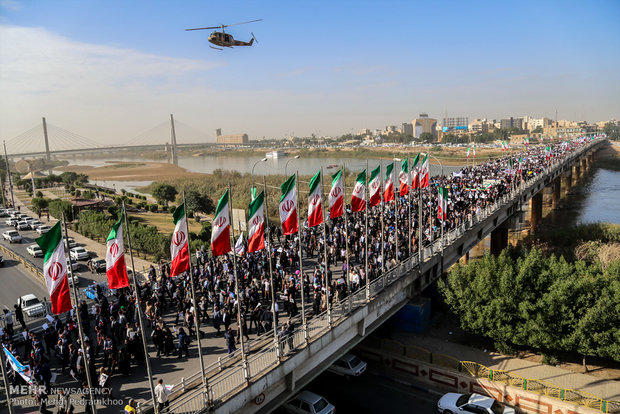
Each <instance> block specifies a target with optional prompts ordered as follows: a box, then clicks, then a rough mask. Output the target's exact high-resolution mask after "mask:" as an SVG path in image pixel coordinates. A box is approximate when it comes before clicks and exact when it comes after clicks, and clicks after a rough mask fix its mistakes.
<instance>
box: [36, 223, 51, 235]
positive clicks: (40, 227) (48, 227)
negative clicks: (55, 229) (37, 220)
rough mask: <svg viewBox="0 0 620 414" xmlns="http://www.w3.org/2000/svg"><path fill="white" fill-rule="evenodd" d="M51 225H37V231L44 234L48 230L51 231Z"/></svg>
mask: <svg viewBox="0 0 620 414" xmlns="http://www.w3.org/2000/svg"><path fill="white" fill-rule="evenodd" d="M50 228H51V227H50V226H48V225H46V224H44V225H42V226H39V227H37V233H39V234H40V235H44V234H45V233H47V232H48V231H50Z"/></svg>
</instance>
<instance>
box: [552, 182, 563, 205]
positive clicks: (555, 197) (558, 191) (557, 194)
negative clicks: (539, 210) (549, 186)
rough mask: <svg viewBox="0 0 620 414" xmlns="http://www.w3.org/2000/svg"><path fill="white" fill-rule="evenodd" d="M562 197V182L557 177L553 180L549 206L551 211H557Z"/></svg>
mask: <svg viewBox="0 0 620 414" xmlns="http://www.w3.org/2000/svg"><path fill="white" fill-rule="evenodd" d="M561 197H562V180H561V179H560V178H559V177H558V178H556V179H555V180H553V193H552V195H551V206H552V207H553V209H554V210H555V209H557V208H558V206H559V204H560V198H561Z"/></svg>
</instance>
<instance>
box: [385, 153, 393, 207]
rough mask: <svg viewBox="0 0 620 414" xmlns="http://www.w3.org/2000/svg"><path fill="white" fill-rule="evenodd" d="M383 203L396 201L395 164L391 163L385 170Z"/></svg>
mask: <svg viewBox="0 0 620 414" xmlns="http://www.w3.org/2000/svg"><path fill="white" fill-rule="evenodd" d="M383 186H384V189H383V201H385V202H386V203H387V202H388V201H393V200H394V163H389V164H388V165H387V168H386V169H385V182H384V184H383Z"/></svg>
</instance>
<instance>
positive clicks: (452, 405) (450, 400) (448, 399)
mask: <svg viewBox="0 0 620 414" xmlns="http://www.w3.org/2000/svg"><path fill="white" fill-rule="evenodd" d="M437 409H438V410H439V412H440V413H444V414H471V413H477V414H514V413H515V410H514V408H510V407H506V406H505V405H504V404H501V403H499V402H497V401H496V400H494V399H493V398H491V397H487V396H484V395H480V394H458V393H456V392H449V393H447V394H445V395H444V396H443V397H441V398H440V399H439V402H438V403H437Z"/></svg>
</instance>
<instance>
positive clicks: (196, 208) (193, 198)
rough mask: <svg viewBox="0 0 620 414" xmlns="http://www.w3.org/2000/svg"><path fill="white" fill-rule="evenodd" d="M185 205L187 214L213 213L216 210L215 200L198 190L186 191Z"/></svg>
mask: <svg viewBox="0 0 620 414" xmlns="http://www.w3.org/2000/svg"><path fill="white" fill-rule="evenodd" d="M185 206H186V209H187V214H189V213H190V212H191V213H194V212H196V213H204V214H211V213H213V212H214V211H215V205H214V204H213V200H211V199H210V198H209V197H207V196H206V195H204V194H200V193H199V192H198V191H196V190H190V191H188V192H187V193H185Z"/></svg>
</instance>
